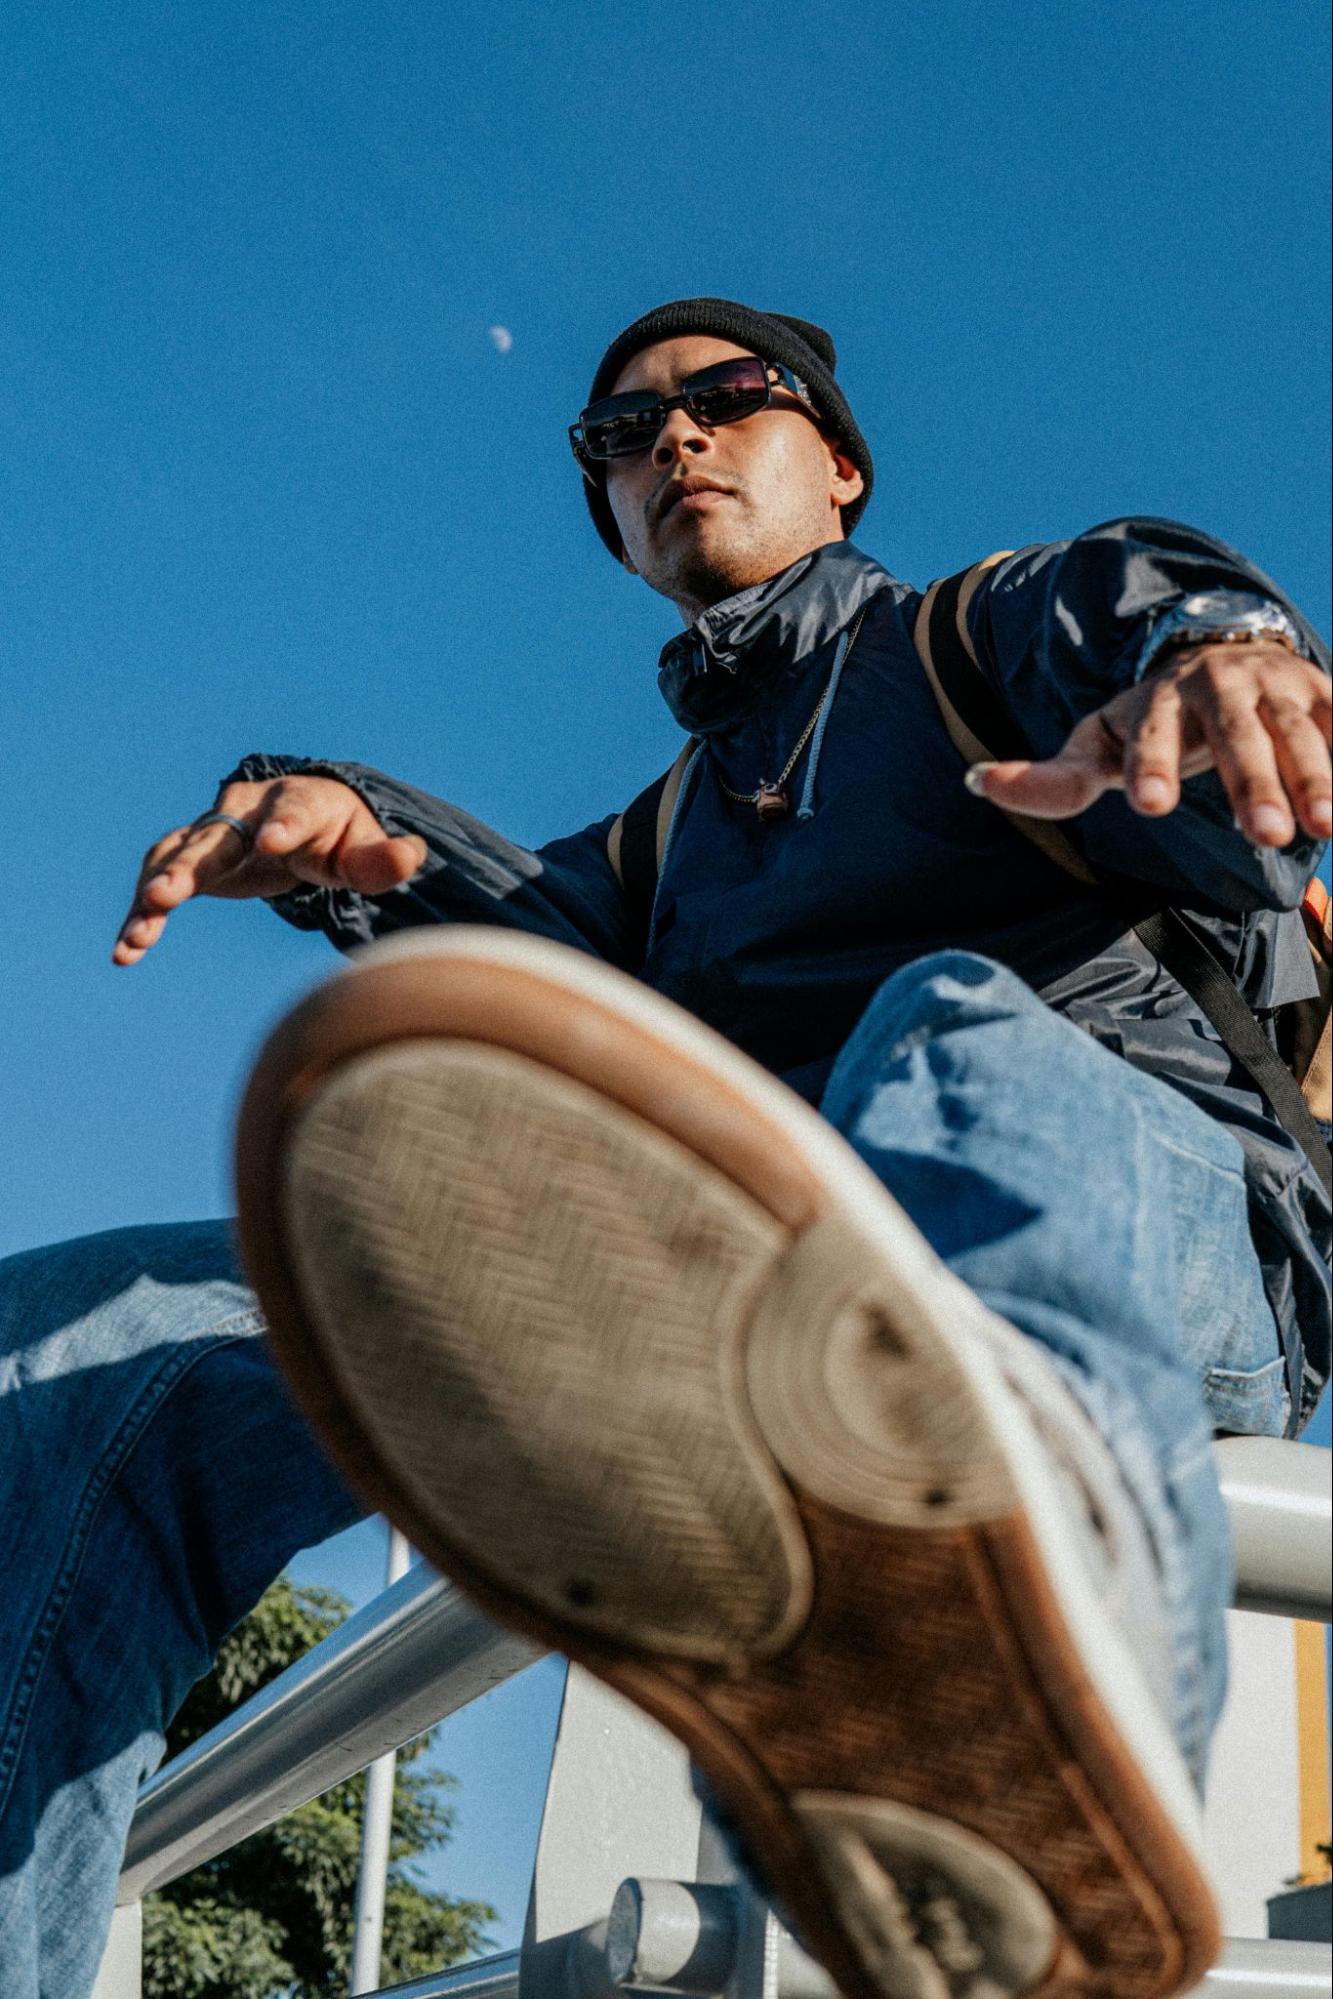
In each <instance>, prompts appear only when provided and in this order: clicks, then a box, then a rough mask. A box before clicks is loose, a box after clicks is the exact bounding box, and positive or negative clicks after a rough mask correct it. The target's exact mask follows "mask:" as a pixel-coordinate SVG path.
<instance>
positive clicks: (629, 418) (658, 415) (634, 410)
mask: <svg viewBox="0 0 1333 1999" xmlns="http://www.w3.org/2000/svg"><path fill="white" fill-rule="evenodd" d="M661 427H662V405H661V403H660V402H659V401H658V400H657V397H656V396H650V395H633V396H611V397H609V398H608V399H607V401H606V402H602V403H594V404H593V406H592V408H591V409H588V410H585V411H584V413H583V442H584V445H585V447H586V449H587V451H588V454H589V456H590V457H592V458H623V457H625V456H626V455H627V454H628V453H629V452H631V451H647V450H648V448H649V446H650V445H651V444H652V442H653V440H654V438H655V437H656V436H657V433H658V431H659V430H660V429H661Z"/></svg>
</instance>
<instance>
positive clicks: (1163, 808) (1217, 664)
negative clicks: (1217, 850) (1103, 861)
mask: <svg viewBox="0 0 1333 1999" xmlns="http://www.w3.org/2000/svg"><path fill="white" fill-rule="evenodd" d="M1331 727H1333V705H1331V704H1330V690H1329V680H1328V676H1327V675H1326V674H1324V673H1322V672H1321V671H1320V670H1319V668H1318V667H1317V666H1314V665H1312V664H1311V662H1310V661H1309V660H1305V659H1301V658H1300V657H1299V655H1298V654H1296V653H1294V652H1292V651H1290V650H1289V649H1288V647H1286V646H1285V645H1283V644H1282V643H1281V642H1280V641H1278V640H1269V639H1255V640H1252V641H1250V642H1248V643H1244V644H1235V643H1230V644H1222V643H1218V644H1211V645H1209V644H1205V645H1187V646H1181V647H1179V648H1178V649H1177V650H1174V651H1172V652H1169V653H1166V654H1165V655H1164V656H1163V658H1162V660H1161V663H1160V664H1159V665H1157V666H1156V667H1155V670H1154V671H1153V672H1152V673H1150V674H1149V675H1148V676H1147V677H1146V678H1145V679H1144V680H1142V681H1141V682H1140V683H1139V685H1138V686H1137V687H1131V688H1129V689H1127V690H1126V692H1125V693H1123V694H1117V695H1116V697H1115V699H1114V700H1113V701H1108V702H1107V704H1106V706H1105V707H1104V708H1099V709H1097V710H1096V712H1095V713H1094V714H1092V715H1089V716H1087V717H1086V718H1085V719H1084V720H1083V721H1082V722H1080V723H1079V725H1078V727H1077V728H1076V729H1075V730H1074V731H1073V733H1072V734H1071V735H1070V737H1069V739H1068V741H1067V742H1066V743H1065V745H1064V748H1063V749H1062V750H1060V751H1059V753H1058V754H1057V755H1056V756H1053V757H1048V758H1047V759H1046V760H1045V761H1044V762H1042V763H995V764H978V765H975V766H974V768H973V771H970V772H969V773H968V782H969V784H970V785H971V787H972V789H973V790H975V791H976V792H977V793H978V795H979V796H981V797H982V798H988V799H989V800H990V802H991V803H992V805H1000V806H1003V807H1004V808H1005V809H1006V810H1007V811H1010V812H1022V813H1026V814H1028V815H1029V816H1030V817H1032V818H1036V819H1070V818H1072V817H1073V816H1074V815H1075V813H1078V812H1083V811H1086V809H1087V808H1088V806H1089V805H1091V804H1093V803H1094V801H1095V800H1096V799H1098V798H1100V797H1101V796H1102V794H1103V792H1106V791H1112V790H1123V791H1124V793H1125V795H1126V797H1127V798H1128V800H1129V803H1130V804H1131V805H1132V806H1133V808H1134V810H1135V811H1136V812H1141V813H1143V814H1144V815H1145V816H1146V817H1147V818H1150V819H1160V818H1162V817H1164V816H1165V814H1166V813H1168V812H1174V810H1175V808H1176V806H1177V805H1178V804H1179V803H1180V784H1181V779H1182V778H1186V777H1193V776H1195V775H1196V774H1197V773H1198V772H1199V771H1203V770H1216V771H1218V772H1219V773H1220V775H1221V778H1222V782H1223V783H1224V784H1225V786H1226V789H1227V796H1228V797H1229V798H1230V800H1231V809H1232V811H1233V812H1234V813H1235V815H1236V824H1237V825H1238V826H1239V828H1240V830H1241V832H1242V833H1243V834H1244V835H1245V837H1246V839H1247V840H1250V841H1252V842H1253V844H1254V845H1255V846H1256V847H1285V846H1287V845H1289V843H1290V842H1291V841H1292V840H1294V839H1295V837H1296V833H1297V829H1298V828H1300V829H1302V830H1303V831H1305V832H1306V833H1308V834H1310V835H1311V836H1312V837H1313V838H1315V839H1327V838H1328V836H1329V834H1330V833H1333V776H1331V775H1330V764H1329V736H1330V728H1331Z"/></svg>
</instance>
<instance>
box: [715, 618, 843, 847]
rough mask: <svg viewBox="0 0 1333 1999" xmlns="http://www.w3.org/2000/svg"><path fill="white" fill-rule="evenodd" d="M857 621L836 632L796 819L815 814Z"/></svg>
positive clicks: (809, 817) (812, 816)
mask: <svg viewBox="0 0 1333 1999" xmlns="http://www.w3.org/2000/svg"><path fill="white" fill-rule="evenodd" d="M859 623H860V620H859V619H856V620H854V621H853V624H852V625H848V626H845V627H844V629H843V630H842V631H841V632H839V634H838V650H837V652H836V653H835V654H834V658H833V671H832V673H831V674H830V675H829V682H828V688H827V691H826V692H825V695H824V705H823V707H822V708H821V709H820V711H819V721H818V723H817V724H816V726H815V736H814V741H813V742H812V743H811V745H810V762H809V765H808V767H807V769H806V773H805V785H804V788H803V790H802V792H801V802H800V805H799V806H798V807H797V809H796V817H797V818H798V819H813V818H814V816H815V773H816V771H817V770H818V769H819V752H820V751H821V750H822V749H823V747H824V731H825V729H827V727H828V718H829V714H830V712H831V710H832V707H833V703H834V702H835V701H836V699H837V696H838V682H839V681H840V680H841V679H842V669H843V666H844V665H845V663H846V660H847V654H848V652H849V651H850V649H851V643H852V631H853V629H854V626H855V625H856V624H859ZM684 788H685V787H684V785H682V786H681V790H682V791H683V790H684Z"/></svg>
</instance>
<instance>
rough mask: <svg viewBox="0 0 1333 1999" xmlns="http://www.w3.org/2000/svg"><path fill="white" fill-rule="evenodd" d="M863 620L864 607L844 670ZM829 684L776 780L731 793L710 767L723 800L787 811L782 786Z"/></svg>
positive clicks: (818, 713)
mask: <svg viewBox="0 0 1333 1999" xmlns="http://www.w3.org/2000/svg"><path fill="white" fill-rule="evenodd" d="M864 617H865V607H864V606H863V607H862V608H861V610H860V611H858V612H857V614H856V623H855V624H854V625H853V626H852V630H851V636H850V637H849V639H848V640H847V650H846V652H845V653H844V654H843V656H842V663H843V666H844V667H845V666H846V664H847V662H848V660H849V659H850V658H851V655H852V647H853V646H854V645H855V644H856V638H857V634H858V632H859V631H860V629H861V624H862V620H863V619H864ZM832 684H833V680H832V675H830V676H829V683H828V686H826V687H825V689H824V692H823V693H822V694H821V695H820V697H819V699H818V701H817V702H816V703H815V712H814V714H813V715H812V716H811V717H810V720H809V721H808V722H807V723H806V725H805V727H804V728H803V729H802V731H801V733H800V736H799V738H798V740H797V744H796V748H795V749H794V750H793V751H792V753H791V755H790V756H789V757H788V758H787V761H786V763H785V764H784V765H783V766H782V769H781V770H780V771H779V773H778V775H777V777H776V778H775V779H774V780H773V782H772V783H771V784H770V783H769V781H768V779H767V778H761V779H760V780H759V783H758V785H757V787H756V788H755V790H753V791H733V790H732V788H731V786H730V785H729V784H727V783H726V782H725V781H724V779H723V777H722V775H721V773H720V772H718V771H717V769H716V765H715V766H714V770H715V773H716V775H717V781H718V784H719V785H720V786H721V788H722V791H723V792H724V794H725V795H726V797H728V798H729V799H731V801H732V803H733V804H734V805H762V804H763V802H764V801H765V800H766V799H768V800H772V801H774V802H775V803H777V805H778V811H777V814H776V815H775V816H780V815H781V814H782V813H783V812H785V811H786V809H787V808H786V794H785V791H784V786H785V785H786V782H787V779H788V778H789V777H790V776H791V774H792V772H793V771H794V770H795V768H796V766H797V764H798V763H799V761H800V757H801V751H802V750H803V749H804V748H805V746H806V744H807V743H808V742H809V740H810V738H811V736H813V734H814V733H815V728H816V725H817V723H818V721H819V718H820V716H821V715H822V714H823V712H824V703H825V702H826V701H827V700H828V697H829V687H831V686H832ZM779 801H780V802H779Z"/></svg>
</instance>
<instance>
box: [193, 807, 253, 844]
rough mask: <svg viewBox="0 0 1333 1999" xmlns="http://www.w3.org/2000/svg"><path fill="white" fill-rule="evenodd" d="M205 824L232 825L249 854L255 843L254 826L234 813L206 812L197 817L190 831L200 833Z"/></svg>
mask: <svg viewBox="0 0 1333 1999" xmlns="http://www.w3.org/2000/svg"><path fill="white" fill-rule="evenodd" d="M205 826H230V827H231V830H232V832H233V833H236V834H239V836H240V841H241V845H242V846H243V847H244V849H245V851H246V853H247V854H248V853H249V851H250V849H251V848H252V847H253V846H254V844H255V829H254V827H253V826H247V825H246V823H245V821H244V819H238V818H237V817H236V816H235V814H234V813H231V812H205V813H204V815H203V817H202V818H201V819H196V820H195V821H194V822H193V824H192V825H191V827H190V831H191V832H192V833H199V832H202V830H203V828H204V827H205Z"/></svg>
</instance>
